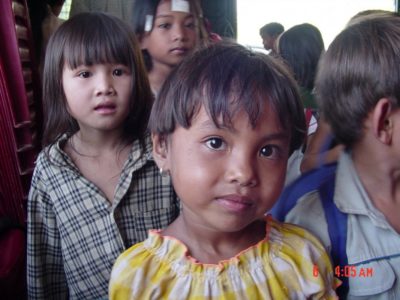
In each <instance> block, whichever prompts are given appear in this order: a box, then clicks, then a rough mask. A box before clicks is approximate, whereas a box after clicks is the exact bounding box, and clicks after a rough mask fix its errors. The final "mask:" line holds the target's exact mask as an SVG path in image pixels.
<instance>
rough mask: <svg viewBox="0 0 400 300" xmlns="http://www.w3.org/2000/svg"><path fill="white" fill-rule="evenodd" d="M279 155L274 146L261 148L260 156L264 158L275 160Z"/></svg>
mask: <svg viewBox="0 0 400 300" xmlns="http://www.w3.org/2000/svg"><path fill="white" fill-rule="evenodd" d="M278 154H279V151H278V149H277V147H276V146H273V145H267V146H264V147H262V148H261V150H260V155H261V156H263V157H266V158H275V157H276V156H277V155H278Z"/></svg>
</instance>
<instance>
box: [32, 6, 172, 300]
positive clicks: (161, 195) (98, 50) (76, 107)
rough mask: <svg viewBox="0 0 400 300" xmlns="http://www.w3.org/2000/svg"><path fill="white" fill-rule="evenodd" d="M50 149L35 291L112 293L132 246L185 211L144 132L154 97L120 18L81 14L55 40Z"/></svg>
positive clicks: (49, 55) (50, 55) (42, 176)
mask: <svg viewBox="0 0 400 300" xmlns="http://www.w3.org/2000/svg"><path fill="white" fill-rule="evenodd" d="M43 76H44V77H43V81H44V82H43V92H44V97H43V98H44V103H43V107H44V115H45V128H44V147H45V148H44V150H43V151H42V153H40V155H39V157H38V159H37V164H36V168H35V172H34V175H33V179H32V185H31V190H30V193H29V199H28V258H27V261H28V262H27V263H28V290H29V291H28V292H29V298H30V299H98V298H105V297H107V288H108V281H109V277H110V273H111V268H112V265H113V263H114V261H115V259H116V258H117V256H118V255H119V254H120V253H121V252H122V251H123V250H124V249H126V247H128V246H130V245H132V244H135V243H137V242H140V241H142V240H144V239H145V238H146V237H147V231H148V230H149V229H154V228H163V227H165V226H167V225H168V224H169V223H171V222H172V221H173V220H174V219H175V217H176V216H177V214H178V213H179V205H178V201H177V198H176V196H175V193H174V191H173V188H172V187H171V182H170V180H169V179H168V178H163V177H161V176H160V175H159V174H158V168H157V167H156V165H155V163H154V161H153V158H152V154H151V150H152V147H151V140H150V137H149V135H148V134H147V132H146V128H147V123H148V118H149V114H150V109H151V106H152V103H153V97H152V93H151V90H150V86H149V83H148V79H147V75H146V69H145V66H144V63H143V60H142V56H141V52H140V47H139V45H138V42H137V40H136V39H135V36H134V33H133V32H132V31H131V30H130V28H129V26H128V25H126V24H125V23H124V22H123V21H121V20H119V19H117V18H116V17H112V16H109V15H106V14H103V13H84V14H80V15H76V16H74V17H72V18H71V19H69V20H68V21H66V22H65V23H64V24H63V25H62V26H61V27H60V28H59V29H58V30H57V31H56V33H55V34H54V35H53V36H52V38H51V39H50V41H49V44H48V48H47V52H46V59H45V65H44V75H43Z"/></svg>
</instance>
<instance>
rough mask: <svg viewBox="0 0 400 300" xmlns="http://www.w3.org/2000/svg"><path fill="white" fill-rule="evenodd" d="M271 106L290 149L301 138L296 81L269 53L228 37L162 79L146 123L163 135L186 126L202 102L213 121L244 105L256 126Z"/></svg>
mask: <svg viewBox="0 0 400 300" xmlns="http://www.w3.org/2000/svg"><path fill="white" fill-rule="evenodd" d="M266 105H271V107H272V109H273V110H274V111H275V112H276V114H277V115H278V120H279V122H280V125H281V126H282V128H283V129H284V130H286V131H287V133H288V135H290V152H292V151H293V150H295V149H298V148H299V147H300V146H301V145H302V143H303V140H304V137H305V132H306V125H305V116H304V112H303V105H302V102H301V99H300V96H299V92H298V89H297V85H296V82H295V80H294V79H293V77H292V76H291V75H290V73H289V72H288V70H287V69H286V67H285V66H284V65H283V64H281V63H280V62H279V61H277V60H275V59H273V58H270V57H268V55H266V54H263V53H259V52H253V51H251V50H249V49H247V48H245V47H243V46H241V45H238V44H235V43H232V42H227V41H224V42H219V43H216V44H213V45H210V46H208V47H205V48H203V49H201V50H199V51H196V52H195V53H193V54H192V55H190V56H189V57H187V58H186V59H185V60H184V61H183V62H182V63H181V64H180V65H179V66H178V67H177V68H176V69H175V70H174V71H173V72H172V73H171V75H170V76H169V77H168V79H167V80H166V81H165V83H164V85H163V87H162V89H161V91H160V93H159V96H158V98H157V100H156V102H155V104H154V106H153V110H152V113H151V117H150V128H151V130H152V132H153V133H157V134H160V135H164V136H167V135H169V134H171V133H173V132H174V130H175V128H176V126H182V127H184V128H189V127H190V126H191V121H192V119H193V117H195V116H196V114H197V113H198V111H199V110H200V108H201V107H202V106H204V107H205V109H206V110H207V112H208V114H209V115H210V118H211V119H212V120H213V121H214V123H215V125H216V126H220V125H221V122H219V121H218V120H221V119H219V118H222V122H223V124H224V125H225V126H230V125H231V120H232V119H233V117H234V116H235V114H236V113H237V112H238V111H240V110H244V111H245V112H246V113H247V114H248V116H249V120H250V123H251V125H252V126H255V125H256V123H257V121H258V120H259V118H260V117H261V114H262V112H263V109H264V107H266Z"/></svg>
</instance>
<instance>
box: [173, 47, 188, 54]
mask: <svg viewBox="0 0 400 300" xmlns="http://www.w3.org/2000/svg"><path fill="white" fill-rule="evenodd" d="M170 51H171V52H172V53H174V54H178V55H183V54H186V53H187V52H188V49H187V48H183V47H176V48H173V49H171V50H170Z"/></svg>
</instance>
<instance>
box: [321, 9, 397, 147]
mask: <svg viewBox="0 0 400 300" xmlns="http://www.w3.org/2000/svg"><path fill="white" fill-rule="evenodd" d="M399 66H400V18H399V16H398V15H397V14H396V15H386V16H376V17H374V18H368V19H365V20H362V21H360V22H358V23H356V24H354V25H351V26H349V27H347V28H346V29H344V30H343V31H342V32H341V33H340V34H339V35H338V36H337V37H336V38H335V39H334V41H333V42H332V43H331V45H330V46H329V48H328V50H327V52H326V53H325V55H324V56H323V57H322V59H321V62H320V65H319V71H318V74H317V79H316V93H317V100H318V104H319V107H320V109H321V110H322V113H323V114H324V116H325V117H326V119H327V121H328V122H329V123H330V124H331V127H332V130H333V133H334V135H335V137H336V138H337V140H338V141H339V142H341V143H343V144H344V145H346V146H347V147H352V146H353V145H354V143H356V142H357V141H358V140H360V138H361V137H362V132H363V123H364V121H365V119H366V118H367V115H368V113H369V112H370V111H371V110H372V109H373V108H374V107H375V105H376V103H377V102H378V101H379V100H380V99H381V98H384V97H385V98H388V99H390V100H391V102H392V105H393V106H394V107H398V106H399V99H400V68H399Z"/></svg>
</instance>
